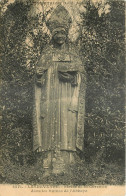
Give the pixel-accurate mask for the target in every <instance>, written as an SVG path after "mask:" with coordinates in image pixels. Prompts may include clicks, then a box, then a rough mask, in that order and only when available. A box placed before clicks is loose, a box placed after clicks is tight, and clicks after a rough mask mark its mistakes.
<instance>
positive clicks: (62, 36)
mask: <svg viewBox="0 0 126 196" xmlns="http://www.w3.org/2000/svg"><path fill="white" fill-rule="evenodd" d="M66 38H67V34H66V32H65V31H64V30H56V31H55V32H54V34H53V40H54V42H55V43H57V44H58V45H62V44H64V43H65V41H66Z"/></svg>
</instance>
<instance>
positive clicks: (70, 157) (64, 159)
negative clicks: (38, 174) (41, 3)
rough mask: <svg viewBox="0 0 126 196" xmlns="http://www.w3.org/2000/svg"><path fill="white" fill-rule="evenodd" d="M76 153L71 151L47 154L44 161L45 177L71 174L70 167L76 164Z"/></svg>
mask: <svg viewBox="0 0 126 196" xmlns="http://www.w3.org/2000/svg"><path fill="white" fill-rule="evenodd" d="M75 153H76V152H69V151H56V152H55V153H54V152H46V156H45V158H44V160H43V168H44V169H45V176H46V175H49V174H64V173H69V166H70V164H72V163H75Z"/></svg>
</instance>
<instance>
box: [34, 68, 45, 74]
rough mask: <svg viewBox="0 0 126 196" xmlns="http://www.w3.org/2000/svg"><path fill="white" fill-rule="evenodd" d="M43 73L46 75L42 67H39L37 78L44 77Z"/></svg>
mask: <svg viewBox="0 0 126 196" xmlns="http://www.w3.org/2000/svg"><path fill="white" fill-rule="evenodd" d="M43 73H44V70H43V68H42V67H37V69H36V75H37V76H42V75H43Z"/></svg>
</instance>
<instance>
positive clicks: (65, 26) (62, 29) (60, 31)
mask: <svg viewBox="0 0 126 196" xmlns="http://www.w3.org/2000/svg"><path fill="white" fill-rule="evenodd" d="M71 22H72V20H71V17H70V15H69V12H68V11H67V10H66V9H65V8H64V7H63V6H62V5H58V6H57V7H56V9H55V10H54V11H53V13H52V14H51V16H50V18H49V20H48V21H47V27H48V28H49V30H50V32H51V34H52V39H53V41H54V42H55V43H57V44H58V45H62V44H63V43H64V42H65V41H66V39H67V36H68V32H69V28H70V24H71Z"/></svg>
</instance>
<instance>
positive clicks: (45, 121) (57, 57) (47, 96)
mask: <svg viewBox="0 0 126 196" xmlns="http://www.w3.org/2000/svg"><path fill="white" fill-rule="evenodd" d="M71 22H72V20H71V17H70V15H69V13H68V11H67V10H66V9H65V8H64V7H63V6H61V5H58V6H57V7H56V9H55V10H54V11H53V13H52V15H51V17H50V18H49V20H48V21H47V27H48V28H49V30H50V32H51V34H52V40H51V43H50V44H49V45H48V46H47V47H46V48H45V49H44V50H43V53H42V56H41V58H40V60H39V63H38V65H37V67H36V79H35V107H34V132H33V150H34V151H36V152H42V153H43V154H45V157H44V158H43V167H44V168H45V170H46V169H47V170H49V171H50V172H54V173H60V172H65V171H66V170H67V168H68V165H69V164H71V163H72V162H75V154H76V151H77V149H79V150H80V151H82V150H83V143H84V113H85V88H86V84H85V83H86V82H85V81H86V75H85V70H84V66H83V65H82V62H81V60H80V58H79V55H78V54H77V53H76V52H75V49H74V48H72V46H71V45H70V44H69V42H68V32H69V28H70V24H71Z"/></svg>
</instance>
